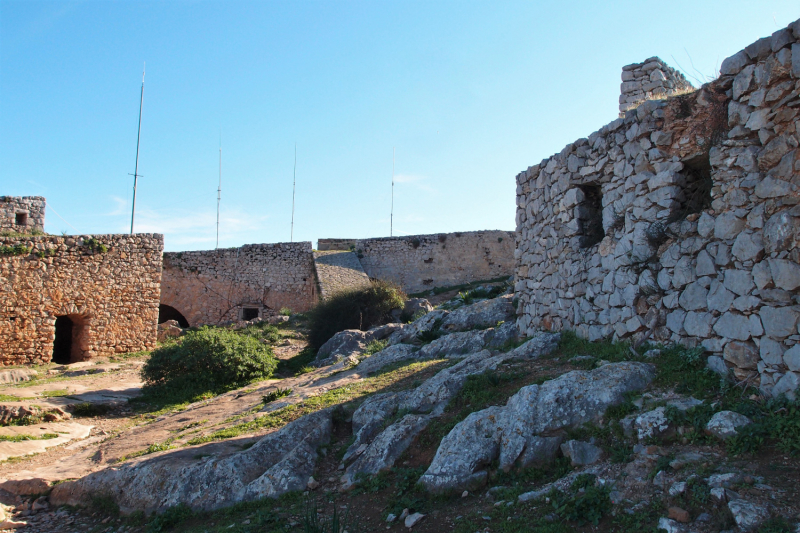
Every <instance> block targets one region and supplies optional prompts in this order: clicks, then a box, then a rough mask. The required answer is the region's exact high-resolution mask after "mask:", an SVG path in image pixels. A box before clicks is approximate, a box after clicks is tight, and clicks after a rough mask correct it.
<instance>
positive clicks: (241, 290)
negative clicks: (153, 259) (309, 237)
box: [161, 242, 317, 326]
mask: <svg viewBox="0 0 800 533" xmlns="http://www.w3.org/2000/svg"><path fill="white" fill-rule="evenodd" d="M316 301H317V289H316V278H315V274H314V257H313V254H312V250H311V243H310V242H295V243H278V244H248V245H245V246H242V247H240V248H221V249H218V250H207V251H196V252H169V253H165V254H164V274H163V277H162V287H161V303H162V304H163V305H167V306H170V307H172V308H174V309H176V310H177V311H178V312H179V313H181V314H182V315H183V316H184V317H185V318H186V320H187V321H188V322H189V324H190V325H191V326H199V325H203V324H220V323H224V322H230V321H234V320H239V319H241V318H242V314H241V313H242V310H243V309H244V308H250V309H255V310H256V311H257V313H258V316H266V315H269V314H277V312H278V311H279V310H280V309H281V308H283V307H287V308H289V309H291V310H292V311H294V312H302V311H307V310H309V309H310V308H311V307H312V306H313V305H314V304H315V303H316Z"/></svg>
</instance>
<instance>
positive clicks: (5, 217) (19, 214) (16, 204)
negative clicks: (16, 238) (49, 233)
mask: <svg viewBox="0 0 800 533" xmlns="http://www.w3.org/2000/svg"><path fill="white" fill-rule="evenodd" d="M45 205H46V202H45V200H44V198H42V197H41V196H0V231H12V232H15V233H30V232H32V231H40V232H41V231H44V210H45ZM20 222H24V223H20Z"/></svg>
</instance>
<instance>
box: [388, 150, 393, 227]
mask: <svg viewBox="0 0 800 533" xmlns="http://www.w3.org/2000/svg"><path fill="white" fill-rule="evenodd" d="M393 230H394V146H392V210H391V211H390V213H389V237H391V236H392V231H393Z"/></svg>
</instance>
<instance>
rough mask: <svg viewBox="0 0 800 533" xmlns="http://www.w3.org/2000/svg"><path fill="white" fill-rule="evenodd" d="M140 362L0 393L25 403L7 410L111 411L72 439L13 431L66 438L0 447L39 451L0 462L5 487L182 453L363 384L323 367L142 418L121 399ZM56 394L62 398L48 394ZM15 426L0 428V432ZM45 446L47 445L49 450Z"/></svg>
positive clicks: (241, 440) (234, 442)
mask: <svg viewBox="0 0 800 533" xmlns="http://www.w3.org/2000/svg"><path fill="white" fill-rule="evenodd" d="M302 347H303V346H302V345H301V344H300V343H294V344H293V345H289V346H286V347H283V348H284V349H282V350H276V351H278V353H279V355H280V356H282V358H287V357H291V356H293V355H296V353H297V352H298V351H299V350H300V349H302ZM141 364H142V362H141V361H137V362H133V363H130V364H126V365H117V366H115V367H112V366H110V365H109V366H102V365H98V366H99V367H102V368H104V371H103V373H98V374H82V375H77V376H73V377H68V376H64V375H63V373H62V374H59V375H56V376H54V377H52V378H49V379H50V381H49V382H46V383H41V384H36V385H28V384H18V385H13V386H6V387H3V388H0V394H4V395H6V397H9V396H17V397H20V398H21V399H22V398H24V399H25V400H23V401H21V402H3V403H4V405H10V406H14V405H18V404H19V405H30V404H33V403H35V404H36V405H38V406H39V407H41V408H43V409H44V408H51V407H58V408H64V409H66V408H68V407H69V406H71V405H74V404H76V403H94V404H102V405H109V406H111V407H112V411H111V412H109V413H108V414H107V415H103V416H97V417H91V418H74V419H73V420H72V421H71V422H70V427H72V429H73V431H72V433H69V434H66V433H65V432H64V429H65V427H64V425H63V424H64V423H63V422H53V423H42V424H38V425H36V426H19V427H15V428H14V429H17V430H23V431H25V433H29V434H30V433H36V434H44V433H47V432H50V433H55V432H59V433H62V434H63V435H62V436H60V437H59V438H58V439H52V440H31V441H25V442H16V443H0V457H2V454H3V453H4V448H3V446H2V445H3V444H4V445H6V446H10V445H11V444H13V445H14V447H10V448H9V453H7V454H6V455H8V456H13V455H25V454H37V455H34V456H32V457H27V458H18V459H16V460H14V461H6V462H3V463H0V482H3V481H7V480H30V479H36V480H43V481H45V482H48V483H52V482H55V481H60V480H64V479H74V478H78V477H83V476H85V475H87V474H89V473H91V472H93V471H96V470H99V469H101V468H104V467H106V466H108V465H111V464H114V463H118V462H120V461H124V460H126V459H129V458H131V457H136V456H139V455H142V454H143V453H145V452H147V451H150V450H154V451H162V450H164V449H168V448H185V447H186V446H188V443H189V441H191V440H192V439H197V438H198V437H199V438H202V437H204V436H208V435H211V434H213V433H215V432H218V431H220V430H224V429H227V428H230V427H232V426H235V425H240V424H244V423H247V422H250V421H253V420H255V419H256V418H258V417H260V416H264V415H265V414H267V413H269V412H274V411H276V410H278V409H280V408H282V407H286V406H288V405H293V404H298V403H301V402H304V401H305V400H307V399H309V398H311V397H314V396H317V395H320V394H322V393H324V392H326V391H329V390H331V389H336V388H339V387H343V386H345V385H348V384H351V383H354V382H356V381H360V380H361V378H363V377H364V376H361V375H359V374H358V373H357V372H356V371H355V370H353V369H349V370H344V371H339V372H336V371H335V370H333V371H332V370H331V368H330V367H329V368H324V369H318V370H315V371H313V372H309V373H307V374H303V375H300V376H297V377H291V378H285V379H271V380H266V381H262V382H257V383H253V384H250V385H249V386H247V387H244V388H241V389H237V390H234V391H230V392H228V393H225V394H222V395H220V396H217V397H214V398H212V399H209V400H204V401H201V402H197V403H194V404H191V405H189V406H188V407H186V408H185V409H181V410H179V411H175V412H170V413H166V414H163V415H161V416H158V417H155V416H153V415H137V414H136V413H134V412H133V411H132V410H131V409H130V408H129V407H128V406H127V403H123V402H122V400H123V399H124V400H127V398H130V397H133V396H136V395H137V394H138V392H139V390H140V387H141V381H140V380H139V377H138V371H139V368H140V367H141ZM71 372H74V371H72V370H71ZM44 381H47V380H44ZM279 389H290V390H291V391H292V392H291V393H290V394H289V395H288V396H285V397H282V398H280V399H279V400H277V401H275V402H273V403H271V404H269V405H267V406H266V408H265V406H264V400H263V397H264V396H265V395H267V394H269V393H271V392H275V391H277V390H279ZM54 391H56V392H57V393H59V394H64V395H63V396H56V397H46V395H47V394H53V393H54ZM64 391H66V392H64ZM67 394H68V395H67ZM262 408H264V409H263V410H262ZM59 424H61V426H59ZM28 428H31V430H28ZM33 428H35V430H33ZM11 429H12V428H10V427H8V428H0V430H11ZM273 430H274V429H270V428H263V429H257V430H255V431H250V432H244V433H242V434H241V435H238V436H237V438H235V439H228V440H223V441H219V442H216V441H213V442H207V443H202V444H201V445H200V446H195V447H198V448H202V449H201V450H198V451H197V453H198V454H203V455H210V454H214V455H217V454H226V453H232V452H235V451H239V450H241V449H242V446H244V445H247V443H248V442H251V441H252V440H253V439H254V438H255V437H260V436H262V435H264V434H266V433H269V432H270V431H273ZM67 443H69V444H67ZM47 444H49V445H50V446H47V449H45V446H46V445H47ZM65 444H66V445H65Z"/></svg>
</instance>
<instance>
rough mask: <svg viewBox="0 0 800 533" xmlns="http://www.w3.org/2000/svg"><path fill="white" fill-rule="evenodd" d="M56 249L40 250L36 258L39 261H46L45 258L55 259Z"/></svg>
mask: <svg viewBox="0 0 800 533" xmlns="http://www.w3.org/2000/svg"><path fill="white" fill-rule="evenodd" d="M55 255H56V249H55V248H47V249H46V250H39V251H38V252H36V257H38V258H39V259H44V258H45V257H55Z"/></svg>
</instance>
